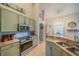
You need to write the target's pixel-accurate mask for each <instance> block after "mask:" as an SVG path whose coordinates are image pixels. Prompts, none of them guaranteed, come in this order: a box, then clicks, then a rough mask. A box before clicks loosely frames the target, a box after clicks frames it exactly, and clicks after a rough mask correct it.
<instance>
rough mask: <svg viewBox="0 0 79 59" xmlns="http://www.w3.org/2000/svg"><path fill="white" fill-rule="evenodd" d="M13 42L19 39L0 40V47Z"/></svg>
mask: <svg viewBox="0 0 79 59" xmlns="http://www.w3.org/2000/svg"><path fill="white" fill-rule="evenodd" d="M15 42H19V40H18V39H13V40H11V41H7V42H0V48H1V47H3V46H6V45H9V44H12V43H15Z"/></svg>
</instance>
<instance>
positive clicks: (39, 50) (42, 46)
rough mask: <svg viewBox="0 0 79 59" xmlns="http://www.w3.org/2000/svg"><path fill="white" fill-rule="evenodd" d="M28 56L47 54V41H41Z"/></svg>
mask: <svg viewBox="0 0 79 59" xmlns="http://www.w3.org/2000/svg"><path fill="white" fill-rule="evenodd" d="M26 56H45V43H41V44H39V45H38V46H36V47H35V48H33V50H32V51H31V52H29V53H28V54H27V55H26Z"/></svg>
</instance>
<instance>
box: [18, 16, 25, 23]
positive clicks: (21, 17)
mask: <svg viewBox="0 0 79 59" xmlns="http://www.w3.org/2000/svg"><path fill="white" fill-rule="evenodd" d="M24 23H25V17H24V16H22V15H19V24H24Z"/></svg>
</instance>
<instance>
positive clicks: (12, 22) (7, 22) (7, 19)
mask: <svg viewBox="0 0 79 59" xmlns="http://www.w3.org/2000/svg"><path fill="white" fill-rule="evenodd" d="M17 25H18V14H16V13H14V12H11V11H8V10H6V9H3V8H1V32H9V31H17Z"/></svg>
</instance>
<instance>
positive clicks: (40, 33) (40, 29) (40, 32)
mask: <svg viewBox="0 0 79 59" xmlns="http://www.w3.org/2000/svg"><path fill="white" fill-rule="evenodd" d="M43 40H44V24H42V23H41V24H39V43H42V42H43Z"/></svg>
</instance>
